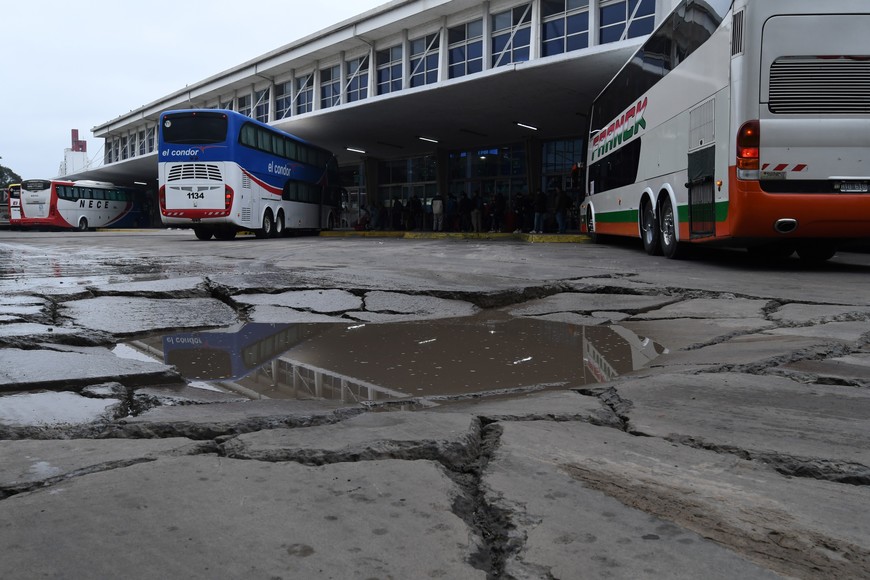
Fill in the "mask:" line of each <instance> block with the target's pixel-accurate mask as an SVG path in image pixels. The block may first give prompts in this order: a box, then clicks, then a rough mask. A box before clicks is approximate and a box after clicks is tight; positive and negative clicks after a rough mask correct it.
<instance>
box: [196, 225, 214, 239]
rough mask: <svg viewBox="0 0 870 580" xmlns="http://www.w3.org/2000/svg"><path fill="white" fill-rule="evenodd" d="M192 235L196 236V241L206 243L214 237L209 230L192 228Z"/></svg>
mask: <svg viewBox="0 0 870 580" xmlns="http://www.w3.org/2000/svg"><path fill="white" fill-rule="evenodd" d="M193 233H194V234H196V239H198V240H203V241H208V240H210V239H211V237H212V236H213V235H214V232H213V231H211V229H210V228H193Z"/></svg>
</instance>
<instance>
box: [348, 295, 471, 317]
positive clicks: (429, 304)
mask: <svg viewBox="0 0 870 580" xmlns="http://www.w3.org/2000/svg"><path fill="white" fill-rule="evenodd" d="M365 309H366V310H367V311H369V312H380V313H393V314H415V315H424V316H427V315H428V316H438V317H439V318H454V317H459V316H472V315H473V314H475V313H476V312H478V308H477V307H476V306H474V305H473V304H471V303H469V302H464V301H462V300H449V299H447V298H438V297H435V296H415V295H411V294H402V293H399V292H382V291H375V292H367V293H366V295H365Z"/></svg>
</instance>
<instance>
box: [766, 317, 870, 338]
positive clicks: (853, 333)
mask: <svg viewBox="0 0 870 580" xmlns="http://www.w3.org/2000/svg"><path fill="white" fill-rule="evenodd" d="M764 333H765V334H775V335H779V336H804V337H810V336H812V337H818V338H830V339H832V340H838V341H841V342H849V343H854V342H858V341H859V340H862V339H863V338H864V337H865V336H868V335H870V323H868V322H864V321H855V322H825V323H822V324H814V325H812V326H801V327H794V326H790V327H787V328H773V329H770V330H766V331H764Z"/></svg>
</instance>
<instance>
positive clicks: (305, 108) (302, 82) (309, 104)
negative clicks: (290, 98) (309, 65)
mask: <svg viewBox="0 0 870 580" xmlns="http://www.w3.org/2000/svg"><path fill="white" fill-rule="evenodd" d="M313 110H314V73H311V74H309V75H305V76H304V77H301V78H298V79H296V114H297V115H301V114H303V113H310V112H311V111H313Z"/></svg>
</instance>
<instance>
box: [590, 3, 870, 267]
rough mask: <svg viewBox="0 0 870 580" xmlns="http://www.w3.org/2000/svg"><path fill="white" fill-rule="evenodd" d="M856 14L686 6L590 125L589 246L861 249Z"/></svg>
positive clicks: (863, 34)
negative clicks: (623, 239)
mask: <svg viewBox="0 0 870 580" xmlns="http://www.w3.org/2000/svg"><path fill="white" fill-rule="evenodd" d="M868 30H870V10H868V5H867V2H866V1H865V0H826V1H825V2H818V1H816V0H733V2H732V0H683V1H682V2H680V3H679V4H678V5H677V6H676V7H675V8H674V10H673V11H672V12H671V13H670V15H668V16H667V17H666V18H665V19H664V20H663V21H662V22H661V24H660V26H659V27H658V28H657V29H656V30H655V31H654V32H653V33H652V34H651V35H650V37H649V38H648V39H647V40H646V41H645V42H644V44H643V45H642V46H641V47H640V48H639V49H638V50H637V52H636V53H635V54H634V55H633V56H632V58H631V59H630V60H629V61H628V62H627V63H626V64H625V65H624V66H623V67H622V69H621V70H620V71H619V73H618V74H617V75H616V77H615V78H614V79H613V80H612V81H611V82H610V83H609V84H608V85H607V87H606V88H605V89H604V91H602V93H601V94H600V95H599V96H598V97H597V98H596V100H595V101H594V103H593V106H592V110H591V112H590V137H589V142H588V149H587V159H586V161H587V175H586V179H587V183H586V186H587V197H586V199H585V200H584V202H583V205H582V207H581V212H582V213H581V216H582V218H583V219H582V222H583V224H582V226H583V229H584V230H585V231H587V232H589V233H590V234H593V235H595V236H596V237H597V236H598V235H601V234H604V235H618V236H634V237H639V238H641V239H642V240H643V245H644V247H645V249H646V251H647V252H648V253H650V254H653V255H655V254H664V255H665V256H667V257H669V258H675V257H678V256H679V255H680V253H681V251H682V250H683V249H685V247H686V246H687V245H688V244H721V245H730V246H737V247H745V248H748V249H750V250H752V251H757V252H758V253H760V254H764V255H768V256H783V257H787V256H789V255H791V254H792V253H793V252H795V251H797V253H798V255H799V256H800V257H801V258H803V259H806V260H812V261H819V260H827V259H828V258H830V257H832V256H833V255H834V253H835V252H836V251H837V248H838V247H841V246H842V244H844V243H846V242H849V241H854V240H859V239H863V240H866V239H868V238H870V43H868V42H867V31H868Z"/></svg>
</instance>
